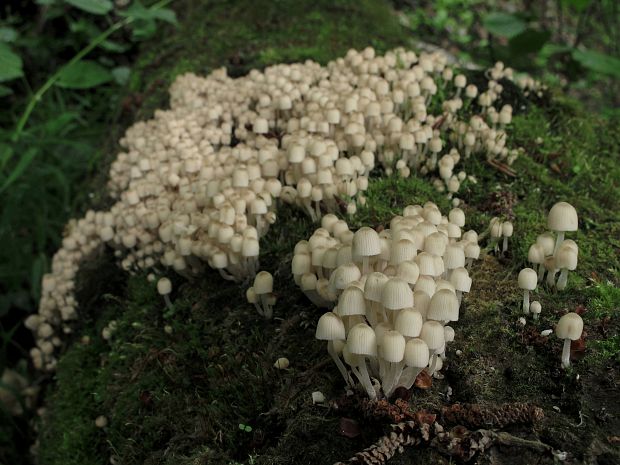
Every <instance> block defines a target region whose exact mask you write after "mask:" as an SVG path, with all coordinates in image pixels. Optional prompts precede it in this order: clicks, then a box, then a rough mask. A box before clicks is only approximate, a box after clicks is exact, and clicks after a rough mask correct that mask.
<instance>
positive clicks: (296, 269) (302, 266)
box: [291, 253, 312, 275]
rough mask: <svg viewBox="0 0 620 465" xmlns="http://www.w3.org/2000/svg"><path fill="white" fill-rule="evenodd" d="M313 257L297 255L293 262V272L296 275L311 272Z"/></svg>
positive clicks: (303, 254) (302, 254)
mask: <svg viewBox="0 0 620 465" xmlns="http://www.w3.org/2000/svg"><path fill="white" fill-rule="evenodd" d="M311 266H312V257H311V256H310V254H305V253H296V254H295V255H294V256H293V260H292V262H291V272H292V273H293V274H294V275H295V274H297V275H302V274H306V273H309V272H310V269H311Z"/></svg>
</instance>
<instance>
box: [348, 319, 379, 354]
mask: <svg viewBox="0 0 620 465" xmlns="http://www.w3.org/2000/svg"><path fill="white" fill-rule="evenodd" d="M347 348H348V349H349V352H351V353H352V354H355V355H364V356H366V355H368V356H376V355H377V337H376V335H375V332H374V330H373V329H372V328H371V327H370V326H368V325H367V324H365V323H359V324H357V325H355V326H353V328H351V330H350V331H349V335H348V337H347Z"/></svg>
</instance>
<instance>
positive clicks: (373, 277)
mask: <svg viewBox="0 0 620 465" xmlns="http://www.w3.org/2000/svg"><path fill="white" fill-rule="evenodd" d="M367 276H368V277H367V278H366V283H364V297H365V298H366V299H368V300H370V301H371V302H381V293H382V292H383V286H385V283H387V282H388V280H389V279H390V278H388V277H387V276H386V275H384V274H383V273H380V272H378V271H375V272H374V273H370V274H369V275H367Z"/></svg>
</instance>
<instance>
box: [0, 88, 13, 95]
mask: <svg viewBox="0 0 620 465" xmlns="http://www.w3.org/2000/svg"><path fill="white" fill-rule="evenodd" d="M11 94H13V89H11V88H10V87H7V86H2V85H0V97H6V96H7V95H11Z"/></svg>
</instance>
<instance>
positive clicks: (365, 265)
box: [362, 256, 370, 275]
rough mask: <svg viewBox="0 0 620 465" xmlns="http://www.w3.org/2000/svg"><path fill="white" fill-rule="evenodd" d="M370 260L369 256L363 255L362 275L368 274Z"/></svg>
mask: <svg viewBox="0 0 620 465" xmlns="http://www.w3.org/2000/svg"><path fill="white" fill-rule="evenodd" d="M369 261H370V258H369V257H365V256H364V257H362V275H367V274H368V262H369Z"/></svg>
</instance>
